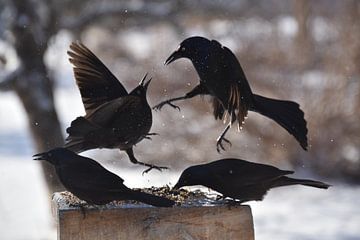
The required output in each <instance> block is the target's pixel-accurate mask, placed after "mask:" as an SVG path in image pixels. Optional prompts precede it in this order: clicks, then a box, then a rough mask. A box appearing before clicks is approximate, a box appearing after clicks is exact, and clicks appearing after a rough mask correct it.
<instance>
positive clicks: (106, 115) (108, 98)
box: [65, 43, 166, 173]
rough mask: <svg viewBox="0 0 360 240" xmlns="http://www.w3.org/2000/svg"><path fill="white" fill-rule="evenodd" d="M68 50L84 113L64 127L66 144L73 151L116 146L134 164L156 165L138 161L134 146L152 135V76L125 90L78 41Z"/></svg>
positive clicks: (149, 166) (150, 167) (151, 166)
mask: <svg viewBox="0 0 360 240" xmlns="http://www.w3.org/2000/svg"><path fill="white" fill-rule="evenodd" d="M70 49H71V50H72V51H68V55H69V56H70V59H69V60H70V62H71V63H72V64H73V65H74V75H75V79H76V83H77V85H78V87H79V90H80V94H81V97H82V101H83V104H84V108H85V111H86V115H85V116H84V117H78V118H76V119H75V120H74V121H72V122H71V126H70V127H69V128H67V129H66V132H67V133H68V134H69V136H68V137H67V139H66V140H67V141H66V144H65V147H66V148H68V149H70V150H72V151H74V152H76V153H79V152H83V151H86V150H89V149H94V148H119V149H120V150H122V151H125V152H126V153H127V155H128V156H129V158H130V161H131V162H132V163H134V164H141V165H144V166H146V167H148V169H147V170H145V171H144V173H145V172H148V171H150V170H151V169H153V168H155V169H158V170H160V171H161V170H162V169H166V167H158V166H155V165H152V164H147V163H143V162H140V161H138V160H137V159H136V158H135V156H134V152H133V146H134V145H135V144H137V143H138V142H140V141H141V140H142V139H144V138H147V139H151V138H150V136H151V135H156V134H155V133H149V131H150V128H151V125H152V113H151V108H150V106H149V104H148V102H147V99H146V91H147V88H148V86H149V84H150V81H151V79H149V80H148V81H147V82H146V83H145V80H146V76H147V75H145V76H144V78H143V79H142V80H141V82H140V84H139V86H138V87H136V88H135V89H134V90H132V91H131V92H130V93H127V91H126V90H125V88H124V87H123V86H122V84H121V83H120V82H119V81H118V80H117V78H116V77H115V76H114V75H113V74H112V73H111V72H110V70H109V69H108V68H107V67H106V66H105V65H104V64H103V63H102V62H101V61H100V59H99V58H97V57H96V56H95V54H93V53H92V52H91V51H90V50H89V49H88V48H87V47H86V46H84V45H83V44H81V43H72V44H71V45H70Z"/></svg>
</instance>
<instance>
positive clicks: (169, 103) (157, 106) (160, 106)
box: [153, 100, 180, 112]
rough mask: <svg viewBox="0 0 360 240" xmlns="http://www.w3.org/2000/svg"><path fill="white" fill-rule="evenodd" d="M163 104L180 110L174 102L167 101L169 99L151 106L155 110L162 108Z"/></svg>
mask: <svg viewBox="0 0 360 240" xmlns="http://www.w3.org/2000/svg"><path fill="white" fill-rule="evenodd" d="M165 104H168V105H170V106H171V107H172V108H175V109H177V110H179V112H180V107H178V106H176V105H175V104H173V103H171V101H169V100H168V101H163V102H161V103H159V104H157V105H156V106H154V107H153V109H154V110H155V111H157V110H159V111H160V110H161V108H162V107H163V106H164V105H165Z"/></svg>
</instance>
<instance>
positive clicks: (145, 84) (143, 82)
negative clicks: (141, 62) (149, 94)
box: [139, 73, 152, 91]
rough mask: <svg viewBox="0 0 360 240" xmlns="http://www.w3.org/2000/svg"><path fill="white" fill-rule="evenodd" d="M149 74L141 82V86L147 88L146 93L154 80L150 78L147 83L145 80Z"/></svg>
mask: <svg viewBox="0 0 360 240" xmlns="http://www.w3.org/2000/svg"><path fill="white" fill-rule="evenodd" d="M147 75H148V73H146V74H145V76H144V77H143V79H142V80H141V82H140V83H139V85H140V86H143V87H144V88H145V91H146V90H147V88H148V87H149V84H150V82H151V80H152V78H150V79H149V80H148V81H147V82H146V83H145V79H146V77H147Z"/></svg>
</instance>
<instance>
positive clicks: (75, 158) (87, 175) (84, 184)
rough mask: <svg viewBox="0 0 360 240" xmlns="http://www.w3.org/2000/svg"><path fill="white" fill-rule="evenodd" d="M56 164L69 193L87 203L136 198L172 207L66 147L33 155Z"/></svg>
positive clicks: (155, 204) (154, 204)
mask: <svg viewBox="0 0 360 240" xmlns="http://www.w3.org/2000/svg"><path fill="white" fill-rule="evenodd" d="M33 157H34V160H44V161H47V162H49V163H50V164H52V165H53V166H54V167H55V170H56V174H57V175H58V177H59V179H60V181H61V183H62V184H63V185H64V187H65V188H66V189H67V190H68V191H69V192H71V193H73V194H74V195H75V196H77V197H78V198H80V199H82V200H84V201H86V202H87V203H89V204H96V205H103V204H107V203H109V202H111V201H114V200H136V201H139V202H143V203H146V204H149V205H153V206H157V207H171V206H173V205H174V203H175V202H174V201H172V200H169V199H167V198H164V197H159V196H154V195H151V194H148V193H143V192H141V191H136V190H132V189H130V188H128V187H126V186H125V185H124V180H123V179H122V178H121V177H119V176H117V175H116V174H114V173H112V172H110V171H108V170H107V169H106V168H104V167H103V166H101V165H100V164H99V163H98V162H96V161H95V160H93V159H91V158H87V157H83V156H80V155H77V154H76V153H74V152H72V151H70V150H68V149H66V148H55V149H52V150H50V151H48V152H44V153H39V154H36V155H34V156H33Z"/></svg>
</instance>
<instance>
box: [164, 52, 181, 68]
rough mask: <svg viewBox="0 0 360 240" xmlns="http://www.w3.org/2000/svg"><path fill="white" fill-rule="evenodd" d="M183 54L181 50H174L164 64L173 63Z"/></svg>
mask: <svg viewBox="0 0 360 240" xmlns="http://www.w3.org/2000/svg"><path fill="white" fill-rule="evenodd" d="M181 57H182V55H181V53H180V51H179V50H176V51H175V52H173V53H172V54H171V55H170V57H168V59H166V61H165V62H164V65H169V64H170V63H172V62H173V61H175V60H176V59H179V58H181Z"/></svg>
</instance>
